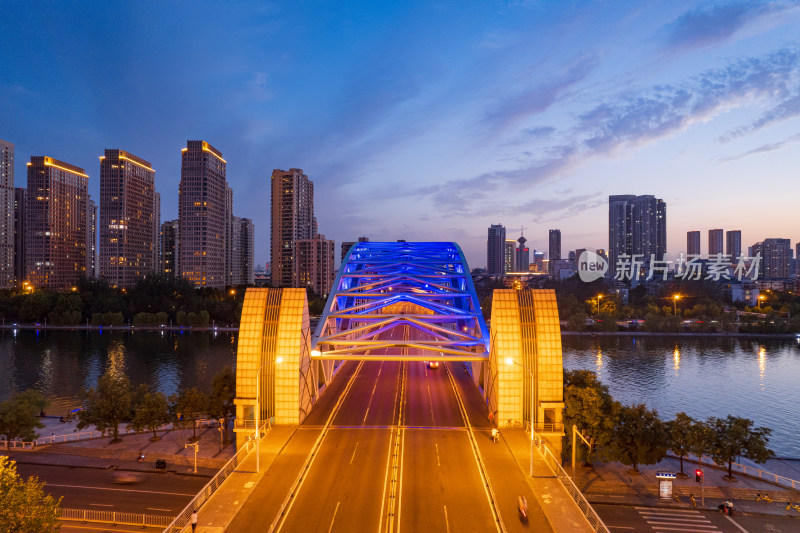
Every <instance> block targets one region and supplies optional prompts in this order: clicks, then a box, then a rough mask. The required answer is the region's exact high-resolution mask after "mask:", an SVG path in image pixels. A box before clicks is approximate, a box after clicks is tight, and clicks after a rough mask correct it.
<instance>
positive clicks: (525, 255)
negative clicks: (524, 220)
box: [515, 235, 531, 272]
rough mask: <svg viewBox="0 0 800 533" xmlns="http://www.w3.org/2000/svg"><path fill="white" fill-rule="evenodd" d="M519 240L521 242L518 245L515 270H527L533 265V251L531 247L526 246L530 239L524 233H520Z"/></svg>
mask: <svg viewBox="0 0 800 533" xmlns="http://www.w3.org/2000/svg"><path fill="white" fill-rule="evenodd" d="M517 241H518V242H519V246H517V257H516V265H515V266H516V268H515V271H517V272H527V271H528V270H529V269H530V266H531V252H530V249H529V248H528V247H527V246H525V243H526V242H527V241H528V239H526V238H525V237H524V236H523V235H520V237H519V239H517Z"/></svg>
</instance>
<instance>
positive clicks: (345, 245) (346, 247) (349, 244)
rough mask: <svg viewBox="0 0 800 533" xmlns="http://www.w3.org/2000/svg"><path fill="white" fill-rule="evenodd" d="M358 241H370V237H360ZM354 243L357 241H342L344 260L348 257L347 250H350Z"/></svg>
mask: <svg viewBox="0 0 800 533" xmlns="http://www.w3.org/2000/svg"><path fill="white" fill-rule="evenodd" d="M358 242H369V237H359V238H358ZM354 244H355V241H345V242H343V243H342V257H341V260H342V261H344V258H345V257H347V252H349V251H350V248H352V247H353V245H354Z"/></svg>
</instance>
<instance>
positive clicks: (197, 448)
mask: <svg viewBox="0 0 800 533" xmlns="http://www.w3.org/2000/svg"><path fill="white" fill-rule="evenodd" d="M189 446H191V447H192V448H194V473H195V474H196V473H197V450H199V449H200V444H199V443H197V442H190V443H189V444H184V445H183V447H184V448H188V447H189Z"/></svg>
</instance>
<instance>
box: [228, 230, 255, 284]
mask: <svg viewBox="0 0 800 533" xmlns="http://www.w3.org/2000/svg"><path fill="white" fill-rule="evenodd" d="M253 229H254V226H253V221H252V220H250V219H249V218H240V217H236V216H234V217H231V236H230V247H229V248H230V250H231V253H230V256H231V277H230V281H229V283H228V284H229V285H234V286H238V285H251V284H252V283H253V281H254V275H255V269H254V268H253V253H254V251H253Z"/></svg>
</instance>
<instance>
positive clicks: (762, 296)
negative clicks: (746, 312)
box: [758, 294, 767, 311]
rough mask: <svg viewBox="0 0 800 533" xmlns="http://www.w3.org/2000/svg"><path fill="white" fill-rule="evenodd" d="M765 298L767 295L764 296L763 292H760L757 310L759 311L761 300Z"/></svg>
mask: <svg viewBox="0 0 800 533" xmlns="http://www.w3.org/2000/svg"><path fill="white" fill-rule="evenodd" d="M766 299H767V297H766V296H764V295H763V294H761V295H759V296H758V310H759V311H760V310H761V302H763V301H764V300H766Z"/></svg>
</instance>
